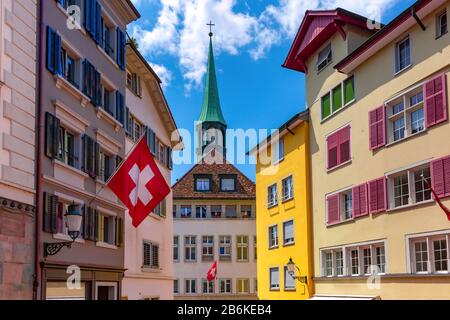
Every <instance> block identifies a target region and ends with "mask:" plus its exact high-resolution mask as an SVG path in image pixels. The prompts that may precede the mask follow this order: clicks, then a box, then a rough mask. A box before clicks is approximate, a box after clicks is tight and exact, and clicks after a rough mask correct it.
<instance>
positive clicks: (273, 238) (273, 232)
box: [269, 226, 278, 249]
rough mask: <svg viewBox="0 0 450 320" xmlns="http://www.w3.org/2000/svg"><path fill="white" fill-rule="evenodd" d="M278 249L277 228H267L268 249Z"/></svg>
mask: <svg viewBox="0 0 450 320" xmlns="http://www.w3.org/2000/svg"><path fill="white" fill-rule="evenodd" d="M277 247H278V226H271V227H269V249H273V248H277Z"/></svg>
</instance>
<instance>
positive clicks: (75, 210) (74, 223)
mask: <svg viewBox="0 0 450 320" xmlns="http://www.w3.org/2000/svg"><path fill="white" fill-rule="evenodd" d="M64 217H65V218H66V226H67V229H68V233H69V236H70V238H71V239H72V241H67V242H57V243H47V242H45V243H44V257H47V256H54V255H55V254H57V253H58V252H59V251H61V249H62V248H64V247H67V248H70V247H71V246H72V243H74V242H75V240H76V239H77V238H78V236H79V235H80V229H81V222H82V220H83V216H82V215H81V212H80V210H79V207H78V206H77V205H75V203H73V204H72V205H70V206H69V208H68V210H67V213H66V214H65V215H64Z"/></svg>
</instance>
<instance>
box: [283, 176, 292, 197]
mask: <svg viewBox="0 0 450 320" xmlns="http://www.w3.org/2000/svg"><path fill="white" fill-rule="evenodd" d="M287 181H290V184H285V183H286V182H287ZM287 186H289V188H288V189H289V190H288V191H289V193H288V194H286V192H285V191H286V190H285V188H286V187H287ZM293 199H294V176H293V175H290V176H288V177H286V178H284V179H283V180H281V201H282V202H287V201H291V200H293Z"/></svg>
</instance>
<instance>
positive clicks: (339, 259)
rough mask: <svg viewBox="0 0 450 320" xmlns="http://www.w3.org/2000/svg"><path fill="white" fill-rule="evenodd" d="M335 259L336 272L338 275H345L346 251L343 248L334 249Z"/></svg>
mask: <svg viewBox="0 0 450 320" xmlns="http://www.w3.org/2000/svg"><path fill="white" fill-rule="evenodd" d="M333 253H334V261H335V269H334V270H335V271H334V274H335V275H336V276H343V275H344V253H343V252H342V250H338V251H336V250H334V251H333Z"/></svg>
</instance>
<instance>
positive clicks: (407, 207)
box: [386, 199, 434, 213]
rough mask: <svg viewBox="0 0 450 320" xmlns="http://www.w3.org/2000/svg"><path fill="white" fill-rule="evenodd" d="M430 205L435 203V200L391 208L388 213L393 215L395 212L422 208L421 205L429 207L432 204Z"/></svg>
mask: <svg viewBox="0 0 450 320" xmlns="http://www.w3.org/2000/svg"><path fill="white" fill-rule="evenodd" d="M430 203H434V200H433V199H431V200H426V201H422V202H418V203H413V204H408V205H405V206H401V207H396V208H390V209H388V210H386V212H388V213H391V212H392V213H394V212H397V211H402V210H405V209H410V208H414V207H419V206H421V205H427V204H430Z"/></svg>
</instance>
